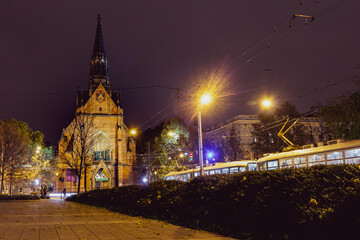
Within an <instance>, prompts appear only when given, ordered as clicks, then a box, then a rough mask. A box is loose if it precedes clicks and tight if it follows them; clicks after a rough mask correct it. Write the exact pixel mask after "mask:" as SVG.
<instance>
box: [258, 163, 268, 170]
mask: <svg viewBox="0 0 360 240" xmlns="http://www.w3.org/2000/svg"><path fill="white" fill-rule="evenodd" d="M265 164H266V163H265V162H263V163H259V165H258V167H259V170H260V171H263V170H266V169H265Z"/></svg>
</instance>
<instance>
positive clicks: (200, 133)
mask: <svg viewBox="0 0 360 240" xmlns="http://www.w3.org/2000/svg"><path fill="white" fill-rule="evenodd" d="M198 133H199V163H200V176H204V161H203V160H204V159H203V158H204V157H203V145H202V130H201V112H200V111H199V114H198Z"/></svg>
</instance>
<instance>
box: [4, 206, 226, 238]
mask: <svg viewBox="0 0 360 240" xmlns="http://www.w3.org/2000/svg"><path fill="white" fill-rule="evenodd" d="M0 239H11V240H25V239H27V240H34V239H41V240H55V239H56V240H63V239H66V240H72V239H76V240H79V239H81V240H93V239H96V240H99V239H101V240H105V239H106V240H107V239H112V240H115V239H121V240H124V239H129V240H132V239H188V240H190V239H209V240H210V239H214V240H215V239H229V240H230V239H232V238H227V237H221V236H220V235H217V234H213V233H208V232H204V231H198V230H191V229H186V228H183V227H179V226H175V225H171V224H167V223H164V222H160V221H155V220H148V219H144V218H138V217H131V216H127V215H123V214H118V213H114V212H111V211H109V210H106V209H101V208H97V207H92V206H86V205H81V204H77V203H72V202H66V201H63V200H38V201H0Z"/></svg>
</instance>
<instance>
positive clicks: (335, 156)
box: [326, 152, 343, 160]
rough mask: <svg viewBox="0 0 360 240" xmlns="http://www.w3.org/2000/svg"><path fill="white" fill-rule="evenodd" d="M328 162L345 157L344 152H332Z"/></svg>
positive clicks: (328, 156)
mask: <svg viewBox="0 0 360 240" xmlns="http://www.w3.org/2000/svg"><path fill="white" fill-rule="evenodd" d="M326 157H327V160H334V159H341V158H342V157H343V155H342V152H332V153H328V154H327V156H326Z"/></svg>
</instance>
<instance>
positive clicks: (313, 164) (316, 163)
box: [309, 162, 325, 167]
mask: <svg viewBox="0 0 360 240" xmlns="http://www.w3.org/2000/svg"><path fill="white" fill-rule="evenodd" d="M322 164H325V162H313V163H309V167H311V166H315V165H322Z"/></svg>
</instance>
